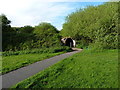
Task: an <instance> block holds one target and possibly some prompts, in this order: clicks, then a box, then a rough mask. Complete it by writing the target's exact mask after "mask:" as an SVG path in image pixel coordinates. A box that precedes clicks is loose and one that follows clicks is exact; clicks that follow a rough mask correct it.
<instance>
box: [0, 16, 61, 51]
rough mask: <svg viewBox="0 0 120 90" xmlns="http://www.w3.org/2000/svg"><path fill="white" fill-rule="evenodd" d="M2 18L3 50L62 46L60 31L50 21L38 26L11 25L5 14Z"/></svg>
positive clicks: (0, 17)
mask: <svg viewBox="0 0 120 90" xmlns="http://www.w3.org/2000/svg"><path fill="white" fill-rule="evenodd" d="M0 19H2V22H1V23H0V24H2V31H3V32H2V35H3V38H2V39H3V40H2V41H3V42H2V44H3V47H2V49H3V51H20V50H31V49H35V48H48V47H53V46H60V43H61V42H60V38H61V36H60V35H59V31H57V29H56V28H55V27H54V26H52V25H51V24H50V23H45V22H44V23H40V24H39V25H38V26H35V27H32V26H24V27H11V26H10V22H11V21H10V20H8V19H7V17H6V16H5V15H0Z"/></svg>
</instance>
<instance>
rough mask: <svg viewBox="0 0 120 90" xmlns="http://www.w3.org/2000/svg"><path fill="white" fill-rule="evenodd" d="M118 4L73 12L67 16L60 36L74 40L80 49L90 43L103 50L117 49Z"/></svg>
mask: <svg viewBox="0 0 120 90" xmlns="http://www.w3.org/2000/svg"><path fill="white" fill-rule="evenodd" d="M118 4H119V3H117V2H107V3H104V4H103V5H99V6H88V7H87V8H85V9H80V10H77V11H76V12H73V13H72V14H70V15H69V16H67V18H66V22H65V23H64V25H63V29H62V31H61V34H62V35H63V36H70V37H72V38H74V39H75V40H76V41H78V42H79V43H80V45H79V46H82V47H84V46H89V44H90V43H92V44H95V45H97V46H96V47H100V48H103V49H114V48H118V26H119V25H118V18H119V17H118V15H119V12H118ZM98 43H99V44H98ZM93 46H94V45H93Z"/></svg>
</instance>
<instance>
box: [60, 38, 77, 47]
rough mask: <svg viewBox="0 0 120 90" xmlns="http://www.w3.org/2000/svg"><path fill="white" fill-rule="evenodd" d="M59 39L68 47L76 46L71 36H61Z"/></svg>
mask: <svg viewBox="0 0 120 90" xmlns="http://www.w3.org/2000/svg"><path fill="white" fill-rule="evenodd" d="M61 41H62V43H63V44H64V45H65V46H69V47H75V46H76V42H75V40H73V39H72V38H68V37H66V38H62V39H61Z"/></svg>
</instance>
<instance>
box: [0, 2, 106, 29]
mask: <svg viewBox="0 0 120 90" xmlns="http://www.w3.org/2000/svg"><path fill="white" fill-rule="evenodd" d="M92 1H94V0H84V2H82V0H81V1H80V0H72V1H71V0H0V14H5V15H6V16H7V17H8V19H9V20H11V21H12V23H11V26H15V27H22V26H25V25H31V26H36V25H38V24H39V23H41V22H48V23H51V24H52V25H54V26H55V27H56V28H57V29H58V30H61V29H62V24H63V23H64V22H65V17H66V16H67V15H68V14H70V13H72V12H74V11H76V10H77V9H79V8H85V7H86V6H88V5H93V6H95V5H100V4H102V3H103V2H105V1H108V0H102V2H100V1H101V0H96V2H92Z"/></svg>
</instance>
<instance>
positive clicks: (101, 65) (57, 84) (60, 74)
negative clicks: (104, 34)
mask: <svg viewBox="0 0 120 90" xmlns="http://www.w3.org/2000/svg"><path fill="white" fill-rule="evenodd" d="M117 87H118V52H117V50H107V51H103V52H91V51H89V50H83V51H82V52H81V53H77V54H75V55H73V56H71V57H69V58H67V59H64V60H62V61H60V62H59V63H57V64H55V65H53V66H51V67H49V68H47V69H46V70H44V71H42V72H40V73H38V74H36V75H34V76H32V77H30V78H28V79H26V80H24V81H22V82H19V83H18V84H16V85H14V86H13V87H12V88H117Z"/></svg>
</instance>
